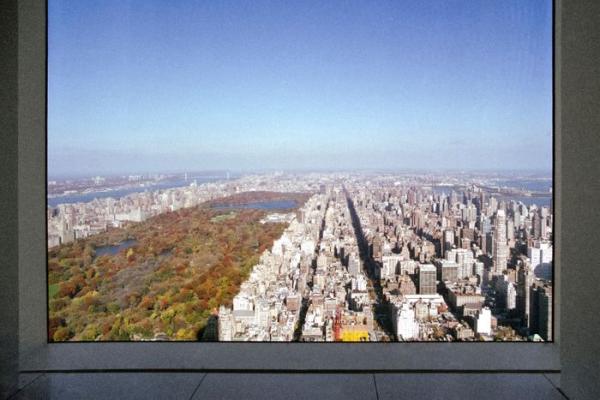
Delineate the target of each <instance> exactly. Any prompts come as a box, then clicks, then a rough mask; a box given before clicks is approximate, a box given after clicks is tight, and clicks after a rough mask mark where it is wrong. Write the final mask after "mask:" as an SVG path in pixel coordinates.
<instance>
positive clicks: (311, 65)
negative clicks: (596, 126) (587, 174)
mask: <svg viewBox="0 0 600 400" xmlns="http://www.w3.org/2000/svg"><path fill="white" fill-rule="evenodd" d="M362 6H363V5H361V4H359V3H353V4H341V3H336V4H335V5H327V4H317V3H314V4H310V5H307V4H302V5H295V6H290V5H286V6H283V5H278V4H274V3H252V7H250V5H249V4H243V3H236V4H235V5H233V4H226V3H218V4H195V5H192V4H188V3H185V2H184V3H179V4H177V5H169V6H168V7H167V6H166V5H161V4H159V3H157V2H145V3H144V4H143V5H139V4H138V5H136V8H135V10H134V9H133V4H132V3H131V2H118V4H117V3H112V2H103V3H102V4H98V5H94V6H93V5H90V4H86V5H79V4H73V3H69V4H68V5H67V4H66V3H63V2H61V1H52V2H49V59H48V78H49V81H48V171H49V175H50V176H53V175H61V174H67V173H72V172H73V170H74V169H76V170H77V172H78V173H81V174H109V173H120V172H124V171H140V172H142V171H150V172H156V171H161V170H169V171H185V170H203V169H213V170H214V169H226V170H277V169H284V170H290V169H297V170H306V169H321V170H323V169H338V170H339V169H357V168H359V169H361V168H364V169H391V170H398V169H400V170H402V169H408V170H410V169H419V168H422V167H423V165H426V166H427V167H429V168H432V169H436V168H437V169H458V170H477V169H495V170H508V169H511V170H526V169H527V170H545V171H548V170H550V169H551V166H552V78H551V74H552V62H551V56H552V51H551V44H552V41H551V31H552V30H551V29H552V21H551V14H552V8H551V2H543V3H537V2H535V3H534V2H519V3H516V2H513V3H511V2H502V3H498V4H488V3H486V4H485V6H484V5H483V4H477V3H464V2H450V3H444V4H439V3H438V4H434V3H425V4H419V6H416V5H413V4H408V3H404V4H396V3H385V2H379V3H376V4H370V7H368V8H366V7H362ZM190 38H193V39H194V40H189V39H190ZM75 166H77V167H76V168H75Z"/></svg>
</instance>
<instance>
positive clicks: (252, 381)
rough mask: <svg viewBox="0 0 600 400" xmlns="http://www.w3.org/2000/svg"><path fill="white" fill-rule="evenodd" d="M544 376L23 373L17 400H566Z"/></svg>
mask: <svg viewBox="0 0 600 400" xmlns="http://www.w3.org/2000/svg"><path fill="white" fill-rule="evenodd" d="M559 383H560V376H559V374H542V373H376V374H372V373H349V374H330V373H313V374H308V373H307V374H291V373H278V374H274V373H199V372H198V373H197V372H192V373H185V372H181V373H177V372H173V373H171V372H169V373H163V372H92V373H81V372H76V373H45V374H41V373H23V374H21V375H20V384H19V387H20V390H19V391H18V392H17V393H16V394H14V395H13V396H12V397H10V399H15V400H16V399H18V400H22V399H36V400H37V399H65V400H68V399H77V400H82V399H90V400H93V399H195V400H196V399H244V400H246V399H248V400H252V399H261V400H262V399H344V400H350V399H361V400H368V399H373V400H379V399H382V400H383V399H427V400H433V399H462V400H468V399H486V400H495V399H507V400H519V399H527V400H535V399H540V400H553V399H557V400H561V399H565V398H566V397H565V396H563V395H562V394H561V392H560V391H559V390H558V389H557V388H558V386H559Z"/></svg>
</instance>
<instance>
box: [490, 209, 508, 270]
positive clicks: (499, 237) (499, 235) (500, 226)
mask: <svg viewBox="0 0 600 400" xmlns="http://www.w3.org/2000/svg"><path fill="white" fill-rule="evenodd" d="M493 250H494V251H493V253H494V254H493V256H494V266H493V272H494V274H495V275H499V274H501V273H502V271H504V270H505V269H506V261H507V259H508V246H507V244H506V214H505V212H504V210H498V211H497V212H496V231H495V233H494V247H493Z"/></svg>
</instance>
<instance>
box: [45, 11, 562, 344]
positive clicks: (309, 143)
mask: <svg viewBox="0 0 600 400" xmlns="http://www.w3.org/2000/svg"><path fill="white" fill-rule="evenodd" d="M552 17H553V9H552V3H551V1H545V2H544V1H542V2H539V1H531V2H529V1H527V2H525V1H520V2H483V1H481V2H479V1H476V2H471V1H456V2H383V1H380V2H371V3H368V4H367V3H365V4H361V3H359V2H350V3H347V2H315V3H305V2H302V3H298V4H292V3H290V4H288V3H275V2H248V3H245V2H192V1H190V2H186V1H184V2H176V3H172V2H159V1H156V2H155V1H152V2H132V1H114V2H113V1H105V2H74V1H62V0H61V1H57V0H49V1H48V49H47V51H48V61H47V146H48V147H47V193H46V195H47V196H46V197H47V198H46V211H47V212H46V227H47V229H46V230H47V238H46V239H47V287H48V340H49V341H50V342H66V341H243V342H245V341H261V342H273V341H279V342H288V341H297V342H381V341H402V342H412V341H436V342H450V341H471V342H480V341H484V342H485V341H510V342H512V341H535V342H552V341H553V339H554V338H553V328H554V323H553V315H554V311H553V307H554V300H553V299H554V297H555V296H554V290H553V286H554V285H553V278H554V277H553V272H554V268H553V239H554V234H555V232H554V217H553V216H554V204H553V199H554V194H553V76H552V74H553V68H552V55H553V53H552V44H553V43H552V28H553V26H552Z"/></svg>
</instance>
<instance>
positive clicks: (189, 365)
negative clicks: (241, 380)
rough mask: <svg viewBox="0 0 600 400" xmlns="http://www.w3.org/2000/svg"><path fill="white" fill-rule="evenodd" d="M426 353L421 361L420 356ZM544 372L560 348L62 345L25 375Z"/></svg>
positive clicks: (24, 364) (38, 356)
mask: <svg viewBox="0 0 600 400" xmlns="http://www.w3.org/2000/svg"><path fill="white" fill-rule="evenodd" d="M415 354H418V357H415ZM134 369H135V370H193V371H200V370H212V371H218V370H228V371H231V370H245V371H269V370H282V371H316V370H319V371H323V370H325V371H359V370H360V371H496V372H497V371H538V372H558V371H559V370H560V360H559V351H558V346H557V345H556V344H555V343H535V344H532V343H468V344H466V343H455V344H451V343H407V344H399V343H364V344H342V343H338V344H335V343H334V344H332V343H329V344H316V343H312V344H311V343H305V344H302V343H227V344H225V343H195V342H188V343H172V342H171V343H156V342H152V343H149V342H144V343H56V344H47V345H43V346H41V347H40V348H38V349H36V350H35V351H34V352H32V353H30V355H29V356H25V357H22V359H21V371H22V372H25V371H78V370H134Z"/></svg>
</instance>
